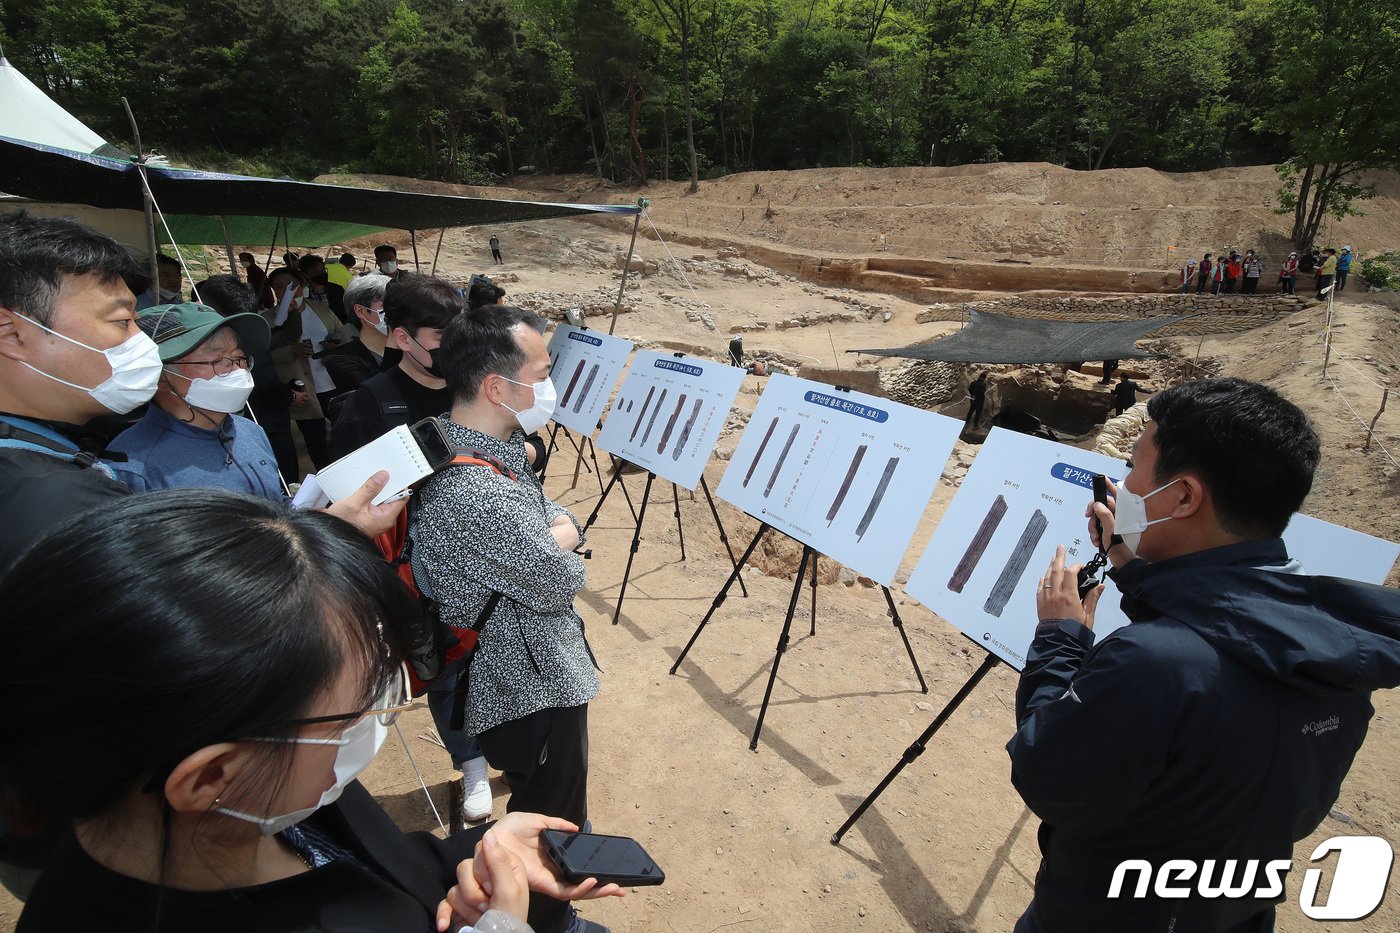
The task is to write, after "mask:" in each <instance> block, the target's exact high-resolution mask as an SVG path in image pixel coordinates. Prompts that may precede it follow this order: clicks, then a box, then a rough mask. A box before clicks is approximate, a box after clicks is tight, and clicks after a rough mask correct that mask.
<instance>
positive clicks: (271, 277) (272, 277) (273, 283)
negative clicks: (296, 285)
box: [267, 266, 301, 288]
mask: <svg viewBox="0 0 1400 933" xmlns="http://www.w3.org/2000/svg"><path fill="white" fill-rule="evenodd" d="M283 275H290V276H291V277H292V279H293V280H294V281H297V282H300V281H301V273H300V272H298V271H297V270H295V269H293V268H292V267H291V266H278V267H277V268H276V269H273V270H272V271H271V272H269V273H268V274H267V285H268V287H269V288H276V287H277V279H278V277H279V276H283Z"/></svg>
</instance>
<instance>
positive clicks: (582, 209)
mask: <svg viewBox="0 0 1400 933" xmlns="http://www.w3.org/2000/svg"><path fill="white" fill-rule="evenodd" d="M146 173H147V176H148V177H149V179H150V185H151V192H152V194H153V195H154V197H155V202H156V206H157V207H158V208H159V210H160V211H161V213H162V214H163V215H164V218H165V223H166V225H167V226H168V227H169V228H170V232H169V235H167V233H166V231H165V229H163V228H159V229H158V234H159V236H160V238H161V239H162V241H164V242H169V241H171V240H172V239H173V241H174V242H177V243H186V244H219V243H223V242H224V241H225V240H224V224H227V226H228V239H229V241H230V242H233V243H238V244H253V243H271V242H273V235H274V233H275V234H276V241H277V242H278V243H283V242H286V243H289V244H291V245H294V246H321V245H325V244H328V243H338V242H343V241H345V240H349V239H354V238H356V237H361V236H366V235H369V234H373V233H378V232H380V231H382V230H389V229H398V230H426V229H430V228H437V227H469V226H480V225H483V224H502V223H514V222H517V221H524V220H545V219H549V218H556V217H574V216H579V215H585V214H599V213H605V214H627V215H632V214H636V213H638V212H639V211H640V210H641V208H640V207H638V206H636V205H606V204H558V203H548V202H542V201H511V200H496V199H491V198H465V197H457V196H455V195H441V194H415V193H411V192H401V191H387V190H383V189H376V188H349V187H344V186H341V185H324V184H318V183H315V182H304V181H292V180H289V179H271V178H256V177H252V176H248V175H232V174H226V173H222V172H200V171H194V170H190V169H177V168H170V167H156V166H147V168H146ZM0 191H5V192H9V193H10V194H12V195H17V196H19V197H20V198H24V199H29V200H33V201H37V202H50V203H52V202H59V203H72V204H82V205H87V206H89V207H97V208H111V209H125V210H136V211H139V210H140V209H141V203H142V202H141V196H142V194H141V179H140V177H139V175H138V169H137V166H136V165H135V164H134V163H133V162H132V161H131V160H130V159H121V158H110V157H107V156H102V155H96V154H92V153H81V152H74V151H70V150H66V149H61V148H58V147H55V146H46V145H43V144H40V143H33V142H26V141H23V140H19V139H12V138H9V137H5V136H0ZM10 204H12V205H13V206H15V207H20V206H23V205H22V204H21V203H19V202H15V201H12V202H10ZM221 219H222V223H221Z"/></svg>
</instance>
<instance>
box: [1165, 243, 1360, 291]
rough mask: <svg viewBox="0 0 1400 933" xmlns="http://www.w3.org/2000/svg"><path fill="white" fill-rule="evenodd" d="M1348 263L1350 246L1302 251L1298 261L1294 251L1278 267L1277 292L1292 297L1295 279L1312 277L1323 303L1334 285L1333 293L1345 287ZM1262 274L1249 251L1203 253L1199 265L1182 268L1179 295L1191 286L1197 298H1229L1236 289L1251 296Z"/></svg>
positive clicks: (1256, 257)
mask: <svg viewBox="0 0 1400 933" xmlns="http://www.w3.org/2000/svg"><path fill="white" fill-rule="evenodd" d="M1351 263H1352V252H1351V247H1350V246H1343V247H1342V249H1341V252H1340V253H1339V252H1338V251H1337V250H1335V249H1333V248H1331V247H1327V248H1325V249H1322V248H1319V247H1313V248H1312V249H1310V250H1305V251H1304V252H1303V255H1302V257H1301V258H1300V257H1299V255H1298V253H1297V252H1290V253H1289V254H1288V257H1287V258H1286V259H1284V260H1283V264H1282V265H1281V266H1280V268H1279V273H1278V290H1279V291H1280V292H1281V293H1283V294H1285V295H1292V294H1295V293H1296V292H1295V289H1296V285H1297V280H1298V276H1299V275H1311V276H1313V283H1314V287H1315V291H1316V292H1317V300H1318V301H1322V300H1323V298H1325V297H1326V295H1327V288H1328V286H1330V285H1333V283H1334V282H1335V288H1336V291H1339V292H1340V291H1343V290H1344V289H1345V288H1346V284H1347V275H1348V274H1349V273H1350V272H1351ZM1263 272H1264V261H1263V259H1262V258H1261V257H1260V256H1259V255H1258V254H1256V253H1255V252H1254V250H1252V249H1247V250H1245V251H1244V255H1240V254H1239V253H1237V252H1236V251H1235V250H1233V249H1232V250H1228V251H1226V250H1222V251H1221V253H1220V255H1219V256H1218V257H1215V254H1213V253H1206V254H1205V255H1204V256H1202V257H1201V260H1200V262H1197V261H1196V260H1194V259H1190V260H1187V262H1186V265H1184V266H1182V267H1181V294H1183V295H1187V294H1190V293H1191V289H1192V285H1193V283H1194V285H1195V292H1196V294H1198V295H1201V294H1211V295H1221V294H1224V295H1228V294H1231V293H1233V292H1234V291H1235V290H1236V288H1237V287H1238V289H1239V293H1240V294H1242V295H1254V294H1257V293H1258V289H1259V279H1260V278H1261V277H1262V276H1263Z"/></svg>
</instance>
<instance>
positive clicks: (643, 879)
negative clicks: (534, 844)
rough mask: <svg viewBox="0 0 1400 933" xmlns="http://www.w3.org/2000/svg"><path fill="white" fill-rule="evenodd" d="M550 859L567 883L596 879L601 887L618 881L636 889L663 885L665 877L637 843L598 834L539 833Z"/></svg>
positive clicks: (554, 830) (622, 837)
mask: <svg viewBox="0 0 1400 933" xmlns="http://www.w3.org/2000/svg"><path fill="white" fill-rule="evenodd" d="M540 838H541V839H542V840H543V841H544V844H545V848H546V850H547V851H548V852H549V857H550V858H551V859H552V860H553V861H554V864H555V865H556V866H557V867H558V869H559V873H560V874H561V875H563V876H564V880H566V881H571V882H575V883H577V882H580V881H584V880H586V879H588V878H597V879H598V883H599V884H607V883H608V882H610V881H612V882H616V883H617V884H620V885H628V886H637V885H647V884H661V883H662V882H664V881H665V880H666V874H665V872H663V871H662V870H661V866H659V865H657V864H656V862H654V861H652V858H651V856H650V855H647V853H646V850H645V849H643V848H642V847H641V845H639V844H638V842H637V840H635V839H629V838H628V837H626V836H602V835H598V834H596V833H566V832H560V831H559V830H557V829H546V830H545V831H544V832H542V833H540Z"/></svg>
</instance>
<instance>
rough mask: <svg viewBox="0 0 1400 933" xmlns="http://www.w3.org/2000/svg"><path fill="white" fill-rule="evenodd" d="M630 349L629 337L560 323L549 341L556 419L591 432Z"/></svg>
mask: <svg viewBox="0 0 1400 933" xmlns="http://www.w3.org/2000/svg"><path fill="white" fill-rule="evenodd" d="M631 352H632V341H630V340H624V339H623V338H621V337H613V336H611V335H610V334H604V333H601V332H599V331H595V330H588V329H587V328H583V327H574V326H573V325H572V324H561V325H559V327H558V328H556V329H555V331H554V336H553V337H551V338H550V341H549V361H550V364H551V369H550V376H551V378H552V379H553V380H554V388H555V391H556V392H557V393H558V396H559V400H558V402H557V403H556V404H555V407H554V418H553V420H554V421H556V422H558V423H559V424H562V425H563V426H564V427H566V428H568V429H569V430H570V431H574V432H576V433H578V434H581V435H583V436H585V437H588V436H591V435H592V434H593V429H594V428H595V427H597V425H598V418H599V416H600V415H602V413H603V408H604V406H606V405H607V402H608V397H609V396H610V395H611V394H612V390H613V386H615V385H617V380H618V378H619V377H620V376H621V375H622V369H623V367H624V366H626V365H627V357H628V355H630V354H631Z"/></svg>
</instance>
